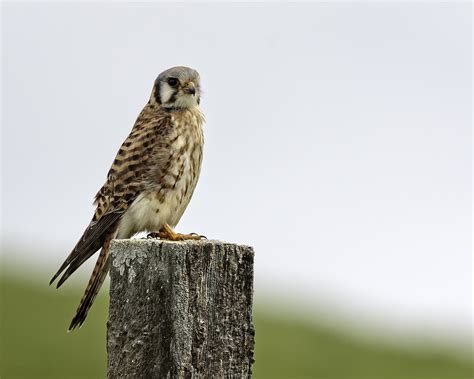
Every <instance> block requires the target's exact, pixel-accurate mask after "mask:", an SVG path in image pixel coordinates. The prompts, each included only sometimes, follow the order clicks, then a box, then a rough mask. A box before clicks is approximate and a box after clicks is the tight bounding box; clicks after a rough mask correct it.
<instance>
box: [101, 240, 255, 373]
mask: <svg viewBox="0 0 474 379" xmlns="http://www.w3.org/2000/svg"><path fill="white" fill-rule="evenodd" d="M253 259H254V252H253V249H252V248H251V247H249V246H243V245H235V244H229V243H224V242H220V241H210V240H203V241H185V242H168V241H160V240H152V239H144V240H139V239H137V240H115V241H113V243H112V247H111V265H110V278H111V283H110V308H109V321H108V323H107V327H108V330H107V352H108V377H109V378H224V377H225V378H249V377H251V372H252V371H251V370H252V363H253V352H254V327H253V324H252V295H253Z"/></svg>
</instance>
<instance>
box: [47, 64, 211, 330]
mask: <svg viewBox="0 0 474 379" xmlns="http://www.w3.org/2000/svg"><path fill="white" fill-rule="evenodd" d="M199 101H200V87H199V74H198V72H197V71H195V70H193V69H191V68H188V67H173V68H170V69H168V70H166V71H164V72H162V73H161V74H160V75H159V76H158V78H157V79H156V81H155V84H154V86H153V90H152V93H151V96H150V100H149V101H148V103H147V104H146V105H145V107H144V108H143V110H142V111H141V113H140V115H139V116H138V119H137V121H136V122H135V125H134V126H133V129H132V131H131V133H130V134H129V136H128V137H127V139H126V140H125V141H124V142H123V144H122V146H121V147H120V149H119V151H118V153H117V156H116V157H115V160H114V162H113V163H112V167H111V168H110V170H109V173H108V174H107V180H106V182H105V184H104V185H103V187H102V188H101V189H100V190H99V192H98V193H97V195H96V196H95V201H94V204H95V205H97V208H96V210H95V213H94V216H93V217H92V221H91V222H90V224H89V226H88V227H87V229H86V230H85V232H84V234H83V235H82V237H81V239H80V240H79V242H78V243H77V244H76V246H75V247H74V249H73V251H72V252H71V254H69V256H68V257H67V258H66V260H65V261H64V263H63V264H62V265H61V267H60V268H59V270H58V272H57V273H56V274H55V275H54V276H53V278H52V279H51V282H50V284H51V283H53V282H54V281H55V280H56V278H57V277H58V276H59V275H60V274H61V273H63V272H64V273H63V274H62V276H61V278H60V279H59V281H58V283H57V288H59V287H60V286H61V285H62V284H63V283H64V281H65V280H66V279H67V278H69V276H70V275H71V274H72V273H73V272H74V271H76V270H77V269H78V267H79V266H80V265H81V264H82V263H84V262H85V261H86V260H87V259H88V258H89V257H91V256H92V255H93V254H94V253H95V252H96V251H97V250H99V249H101V251H100V254H99V257H98V259H97V263H96V264H95V267H94V270H93V272H92V276H91V278H90V279H89V283H88V285H87V288H86V291H85V293H84V296H83V297H82V299H81V302H80V304H79V307H78V309H77V312H76V315H75V316H74V318H73V319H72V321H71V325H70V326H69V330H72V329H74V328H76V327H78V326H81V325H82V323H83V322H84V320H85V318H86V316H87V312H88V311H89V309H90V307H91V305H92V303H93V301H94V299H95V297H96V295H97V293H98V292H99V289H100V287H101V285H102V283H103V281H104V279H105V277H106V276H107V273H108V269H109V247H110V242H111V240H112V239H114V238H130V237H131V236H133V235H134V234H135V233H138V232H141V231H155V232H156V234H157V235H158V236H159V237H160V238H162V239H168V240H175V241H176V240H185V239H199V238H201V237H200V236H197V235H195V234H179V233H176V232H175V231H174V230H173V229H172V228H174V227H175V226H176V224H177V223H178V221H179V219H180V218H181V216H182V215H183V212H184V210H185V209H186V207H187V205H188V203H189V201H190V200H191V196H192V194H193V192H194V188H195V187H196V183H197V181H198V177H199V172H200V169H201V161H202V151H203V144H204V138H203V131H202V125H203V123H204V116H203V114H202V113H201V111H200V109H199Z"/></svg>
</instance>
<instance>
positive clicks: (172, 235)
mask: <svg viewBox="0 0 474 379" xmlns="http://www.w3.org/2000/svg"><path fill="white" fill-rule="evenodd" d="M158 237H159V238H160V239H162V240H168V241H185V240H201V239H207V238H206V237H205V236H200V235H199V234H196V233H190V234H181V233H176V232H175V231H174V230H173V229H172V228H171V226H169V225H168V224H165V225H163V227H162V228H161V230H160V231H159V232H154V233H150V234H148V235H147V238H158Z"/></svg>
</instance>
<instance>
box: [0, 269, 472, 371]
mask: <svg viewBox="0 0 474 379" xmlns="http://www.w3.org/2000/svg"><path fill="white" fill-rule="evenodd" d="M5 272H7V270H4V273H5ZM0 285H1V298H0V299H1V305H0V306H1V326H0V338H1V361H0V377H1V378H2V379H8V378H105V372H106V354H105V323H106V317H107V295H106V294H104V293H103V294H102V295H101V296H100V297H99V298H98V299H97V301H96V304H95V306H94V307H93V309H92V311H91V313H90V315H89V318H88V320H87V322H86V324H85V325H84V327H83V328H82V329H80V330H79V331H76V332H73V333H66V327H67V325H69V321H70V317H71V316H72V313H73V312H74V310H75V307H76V305H77V302H78V300H79V298H80V296H81V294H82V293H81V290H80V289H77V288H64V289H61V291H55V290H53V289H52V288H49V287H48V286H47V283H46V282H43V281H39V280H38V281H34V280H32V279H30V280H28V279H22V278H21V274H19V273H18V272H15V275H10V276H9V275H5V274H3V275H2V276H1V277H0ZM103 292H105V291H103ZM254 321H255V328H256V352H255V360H256V361H255V366H254V377H255V378H257V379H258V378H272V379H273V378H321V379H332V378H337V379H345V378H347V379H391V378H393V379H468V378H472V369H473V365H472V362H470V361H468V360H467V359H466V358H464V360H463V359H461V358H459V357H456V355H455V354H454V353H453V352H450V351H449V349H448V348H444V347H442V346H441V347H437V348H433V349H431V348H430V349H426V350H425V351H424V350H419V349H418V350H414V349H411V348H409V347H406V346H398V347H393V346H390V347H389V345H387V344H374V343H368V342H363V341H362V340H360V339H357V338H355V337H350V336H347V335H345V334H344V333H342V332H338V331H335V330H333V329H327V328H324V327H322V326H317V325H318V324H311V325H308V324H307V323H305V322H303V321H302V320H301V319H298V318H297V317H295V318H294V319H292V320H289V319H287V318H284V317H281V316H279V315H278V314H273V313H266V312H265V310H264V309H262V308H260V307H258V304H257V306H256V311H255V315H254Z"/></svg>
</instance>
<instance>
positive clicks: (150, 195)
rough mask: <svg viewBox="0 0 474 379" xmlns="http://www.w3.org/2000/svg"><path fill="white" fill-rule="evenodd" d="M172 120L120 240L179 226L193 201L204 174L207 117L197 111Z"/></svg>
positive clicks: (173, 115) (159, 141) (178, 113)
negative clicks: (144, 232) (142, 231)
mask: <svg viewBox="0 0 474 379" xmlns="http://www.w3.org/2000/svg"><path fill="white" fill-rule="evenodd" d="M169 117H170V120H169V122H168V125H170V127H168V128H167V130H166V132H165V133H164V134H163V135H161V136H160V138H158V139H157V141H156V142H155V147H154V149H153V152H152V157H151V158H150V159H151V164H150V165H149V167H150V169H149V171H148V175H146V177H145V178H144V180H145V183H144V184H143V191H141V193H140V194H139V195H138V197H137V198H136V199H135V200H134V201H133V203H132V204H131V205H130V207H129V208H128V210H127V211H126V213H125V214H124V215H123V217H122V219H121V220H120V224H119V226H118V231H117V238H129V237H130V236H132V235H133V234H135V233H136V232H137V231H140V230H149V231H156V230H160V229H161V227H162V226H163V225H164V224H168V225H170V226H172V227H174V226H176V224H177V223H178V222H179V220H180V218H181V216H182V215H183V213H184V211H185V209H186V207H187V205H188V204H189V201H190V200H191V196H192V194H193V192H194V189H195V187H196V184H197V181H198V178H199V173H200V170H201V162H202V151H203V145H204V137H203V131H202V125H203V122H204V117H203V115H202V113H201V112H200V110H199V109H198V108H191V109H183V110H180V111H174V112H172V113H169Z"/></svg>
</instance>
